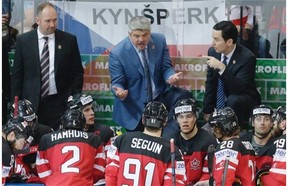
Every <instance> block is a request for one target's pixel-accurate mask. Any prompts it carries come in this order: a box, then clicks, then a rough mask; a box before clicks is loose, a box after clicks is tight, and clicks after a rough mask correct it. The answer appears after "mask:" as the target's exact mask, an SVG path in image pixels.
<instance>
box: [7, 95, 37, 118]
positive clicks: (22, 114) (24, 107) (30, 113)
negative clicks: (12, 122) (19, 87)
mask: <svg viewBox="0 0 288 186" xmlns="http://www.w3.org/2000/svg"><path fill="white" fill-rule="evenodd" d="M14 111H15V103H13V104H12V105H11V107H10V116H11V117H12V118H14ZM17 117H18V119H20V120H22V121H27V122H32V121H35V120H36V119H37V117H36V114H35V110H34V108H33V105H32V103H31V102H30V101H29V100H27V99H23V100H19V102H18V115H17Z"/></svg>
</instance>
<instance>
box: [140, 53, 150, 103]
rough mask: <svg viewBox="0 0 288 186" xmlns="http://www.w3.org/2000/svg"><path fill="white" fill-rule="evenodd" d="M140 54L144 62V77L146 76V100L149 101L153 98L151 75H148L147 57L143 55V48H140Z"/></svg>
mask: <svg viewBox="0 0 288 186" xmlns="http://www.w3.org/2000/svg"><path fill="white" fill-rule="evenodd" d="M141 54H142V59H143V64H144V72H145V78H146V82H147V102H148V103H149V102H150V101H152V100H153V96H152V84H151V76H150V70H149V66H148V62H147V59H146V56H145V50H142V51H141Z"/></svg>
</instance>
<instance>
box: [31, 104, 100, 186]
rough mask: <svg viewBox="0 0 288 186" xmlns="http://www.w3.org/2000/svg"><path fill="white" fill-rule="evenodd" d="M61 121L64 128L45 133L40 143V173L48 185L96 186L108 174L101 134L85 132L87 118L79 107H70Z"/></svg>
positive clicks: (38, 167) (37, 161) (38, 165)
mask: <svg viewBox="0 0 288 186" xmlns="http://www.w3.org/2000/svg"><path fill="white" fill-rule="evenodd" d="M61 122H62V125H63V128H64V130H59V131H56V132H53V133H49V134H46V135H44V136H43V137H42V139H41V141H40V143H39V148H38V152H37V153H38V154H37V159H36V166H37V171H38V175H39V177H40V179H41V181H43V183H45V185H46V186H53V185H55V186H59V185H79V186H83V185H87V186H89V185H90V186H92V185H93V183H95V182H97V181H98V180H99V179H102V178H103V177H104V168H105V154H104V150H103V146H102V145H101V140H100V137H99V136H97V135H95V134H92V133H87V132H84V131H82V130H83V127H84V124H85V117H84V115H83V114H82V113H81V111H79V110H78V109H69V110H67V111H66V112H65V113H64V114H63V116H62V118H61Z"/></svg>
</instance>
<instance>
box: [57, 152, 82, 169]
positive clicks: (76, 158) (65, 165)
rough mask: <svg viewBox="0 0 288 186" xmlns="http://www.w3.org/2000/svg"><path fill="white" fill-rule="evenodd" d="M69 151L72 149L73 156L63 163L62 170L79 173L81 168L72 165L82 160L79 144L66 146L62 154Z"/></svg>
mask: <svg viewBox="0 0 288 186" xmlns="http://www.w3.org/2000/svg"><path fill="white" fill-rule="evenodd" d="M69 151H72V158H70V159H69V160H67V161H66V162H65V163H63V164H62V165H61V172H62V173H66V172H75V173H79V168H77V167H72V166H70V165H72V164H73V163H75V162H77V161H79V160H80V150H79V148H78V147H77V146H65V147H63V148H62V150H61V152H62V154H66V153H68V152H69Z"/></svg>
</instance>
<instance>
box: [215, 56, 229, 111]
mask: <svg viewBox="0 0 288 186" xmlns="http://www.w3.org/2000/svg"><path fill="white" fill-rule="evenodd" d="M226 60H227V56H224V59H223V61H222V63H223V64H224V65H225V66H226V65H227V61H226ZM224 107H225V92H224V83H223V82H222V80H221V79H220V77H219V78H218V87H217V98H216V109H221V108H224Z"/></svg>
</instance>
